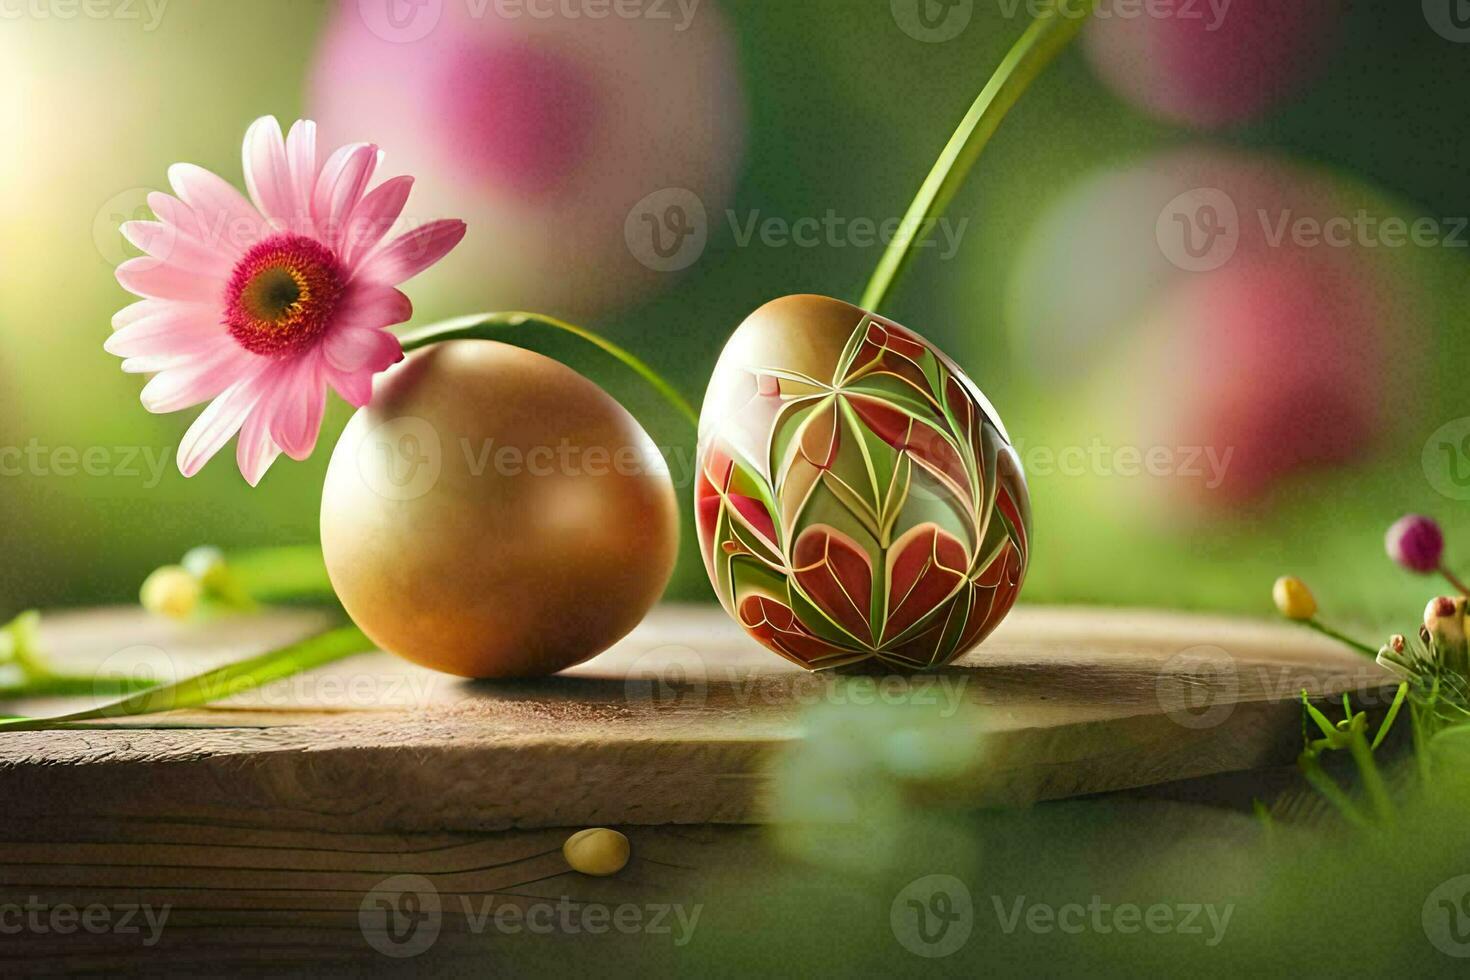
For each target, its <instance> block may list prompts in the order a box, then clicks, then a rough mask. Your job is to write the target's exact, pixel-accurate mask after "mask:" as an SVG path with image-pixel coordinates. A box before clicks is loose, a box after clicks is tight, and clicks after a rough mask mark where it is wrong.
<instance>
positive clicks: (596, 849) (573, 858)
mask: <svg viewBox="0 0 1470 980" xmlns="http://www.w3.org/2000/svg"><path fill="white" fill-rule="evenodd" d="M631 850H632V849H631V847H630V845H629V844H628V838H626V837H624V836H623V835H622V834H620V833H618V832H617V831H616V830H608V829H607V828H606V827H594V828H592V829H591V830H579V831H577V832H576V833H575V834H573V835H572V836H570V837H568V838H567V842H566V843H565V844H563V845H562V848H561V853H562V856H564V857H565V858H566V859H567V864H569V865H571V866H572V870H573V871H580V872H582V874H584V875H595V876H596V877H598V878H606V877H608V876H609V875H615V874H617V873H618V872H619V871H622V870H623V868H625V867H627V865H628V855H629V853H630V852H631Z"/></svg>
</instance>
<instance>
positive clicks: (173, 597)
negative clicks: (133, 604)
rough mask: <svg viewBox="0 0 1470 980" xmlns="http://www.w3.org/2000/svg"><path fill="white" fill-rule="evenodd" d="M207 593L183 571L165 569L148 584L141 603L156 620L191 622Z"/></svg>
mask: <svg viewBox="0 0 1470 980" xmlns="http://www.w3.org/2000/svg"><path fill="white" fill-rule="evenodd" d="M203 591H204V590H203V587H201V586H200V584H199V580H198V579H196V578H195V577H194V576H193V575H190V574H189V573H188V572H187V571H185V570H184V569H183V568H181V567H179V566H178V565H165V566H163V567H162V568H160V569H158V570H157V571H155V572H154V573H153V574H152V575H150V576H148V578H147V580H146V581H144V583H143V588H141V589H140V590H138V599H139V601H141V602H142V603H143V608H144V609H146V610H148V611H149V612H151V613H153V614H154V615H155V616H167V617H168V618H170V619H188V618H189V617H190V616H191V615H193V614H194V610H195V609H196V608H198V606H199V598H200V596H201V595H202V594H203Z"/></svg>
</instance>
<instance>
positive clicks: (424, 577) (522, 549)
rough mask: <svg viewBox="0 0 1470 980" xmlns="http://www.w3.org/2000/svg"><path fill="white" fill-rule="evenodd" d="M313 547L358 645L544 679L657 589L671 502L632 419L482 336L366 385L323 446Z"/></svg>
mask: <svg viewBox="0 0 1470 980" xmlns="http://www.w3.org/2000/svg"><path fill="white" fill-rule="evenodd" d="M321 526H322V550H323V552H324V554H325V557H326V563H327V571H328V573H329V574H330V575H331V579H332V585H333V586H334V587H335V589H336V591H337V595H338V597H339V598H340V599H341V600H342V604H343V606H344V607H345V608H346V610H347V612H348V614H349V615H350V616H351V617H352V619H353V620H354V621H355V622H356V623H357V625H358V626H359V627H361V628H362V630H363V631H364V632H365V633H367V634H368V636H369V637H371V638H372V640H373V642H375V643H377V644H378V645H380V646H381V647H382V648H383V649H385V650H391V651H392V652H394V653H397V654H399V655H400V656H403V657H405V658H407V659H408V660H411V661H413V662H415V663H419V664H423V665H424V666H427V667H432V668H434V669H436V670H441V671H444V672H446V673H450V674H458V675H460V676H463V677H479V678H499V677H531V676H541V675H546V674H552V673H555V672H556V671H559V670H562V669H564V668H566V667H570V666H572V665H573V664H577V663H580V662H582V661H584V660H586V659H588V658H590V657H593V656H595V655H596V654H598V653H600V652H602V651H603V650H605V649H607V648H608V647H609V646H611V645H612V644H613V643H615V642H617V641H618V640H619V639H621V638H622V637H623V636H625V635H627V634H628V632H629V631H631V630H632V629H633V627H635V626H636V625H638V623H639V622H640V621H641V620H642V619H643V617H644V615H645V614H646V613H647V612H648V610H649V609H650V608H651V607H652V606H653V604H654V603H655V602H657V601H658V599H659V597H660V596H661V595H662V594H663V590H664V587H665V586H666V585H667V584H668V580H669V576H670V574H671V573H672V572H673V566H674V559H675V555H676V552H677V550H678V536H679V530H678V526H679V523H678V506H677V504H676V503H675V497H674V490H673V485H672V482H671V481H670V479H669V475H668V469H667V467H666V466H665V465H664V463H663V460H662V457H661V456H660V455H659V454H658V451H657V449H656V448H655V447H654V445H653V443H652V441H651V440H650V439H649V438H648V435H647V434H646V433H645V432H644V431H643V429H642V427H640V426H639V424H638V422H637V421H636V420H635V419H634V418H633V417H632V416H631V415H629V414H628V412H627V411H626V410H625V409H624V408H623V407H622V406H621V405H619V404H618V403H617V401H615V400H614V399H613V398H612V396H611V395H609V394H608V393H607V392H605V391H603V390H602V389H601V388H599V387H598V386H597V385H595V384H593V383H592V382H591V381H588V380H587V379H586V378H584V377H582V376H581V375H580V374H577V373H576V372H575V371H573V370H571V369H570V368H568V367H566V366H565V365H563V364H560V363H558V362H557V361H553V360H551V359H550V358H547V357H543V356H541V355H539V354H535V353H532V352H530V351H526V350H522V349H520V348H517V347H511V346H508V345H505V344H499V343H493V342H491V341H483V340H465V341H454V342H449V343H441V344H436V345H434V346H433V347H430V348H427V349H426V350H423V351H420V352H418V353H416V354H414V355H412V356H410V357H409V358H408V359H406V360H405V361H404V362H403V363H402V364H399V365H398V366H397V367H395V368H393V369H392V370H391V371H389V372H387V373H386V374H384V375H383V376H382V377H380V378H379V379H378V383H377V387H376V390H375V393H374V397H373V401H372V404H370V405H369V406H368V407H366V408H363V409H361V410H360V411H358V413H357V414H356V416H354V417H353V419H352V421H351V422H350V423H349V425H348V426H347V429H346V431H344V432H343V434H342V438H341V440H340V441H339V442H338V444H337V448H336V450H335V451H334V452H333V454H332V461H331V465H330V467H329V468H328V471H327V479H326V486H325V488H324V490H323V493H322V515H321Z"/></svg>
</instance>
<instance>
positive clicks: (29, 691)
mask: <svg viewBox="0 0 1470 980" xmlns="http://www.w3.org/2000/svg"><path fill="white" fill-rule="evenodd" d="M153 686H154V685H153V684H151V683H149V682H148V681H143V680H138V679H136V678H131V677H109V676H107V675H105V674H103V675H100V676H97V677H88V676H87V675H85V674H41V675H39V676H37V677H31V678H27V679H26V680H24V681H21V682H20V683H19V684H4V685H0V701H14V700H16V699H17V698H78V697H97V696H98V695H113V696H116V695H123V694H132V693H134V692H137V691H143V690H147V689H148V688H150V687H153Z"/></svg>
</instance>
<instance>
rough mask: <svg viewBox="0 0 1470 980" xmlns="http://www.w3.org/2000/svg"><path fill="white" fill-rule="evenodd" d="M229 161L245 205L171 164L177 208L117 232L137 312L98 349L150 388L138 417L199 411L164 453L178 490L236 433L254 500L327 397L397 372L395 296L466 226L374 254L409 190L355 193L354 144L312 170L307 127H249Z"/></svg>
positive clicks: (368, 178)
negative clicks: (173, 465) (173, 453)
mask: <svg viewBox="0 0 1470 980" xmlns="http://www.w3.org/2000/svg"><path fill="white" fill-rule="evenodd" d="M244 156H245V185H246V187H247V188H248V189H249V191H250V200H246V199H245V197H244V196H243V195H242V194H240V192H239V191H237V190H235V188H233V187H231V186H230V185H229V184H228V183H226V182H225V181H224V180H222V179H221V178H219V177H217V176H215V175H214V174H212V173H210V172H209V171H207V170H203V169H201V168H199V167H196V166H192V165H190V164H184V163H181V164H176V165H175V166H173V167H171V168H169V172H168V179H169V183H170V184H171V185H172V186H173V190H174V194H175V195H177V196H170V195H168V194H163V193H153V194H149V195H148V206H149V207H150V208H152V209H153V213H154V215H155V216H156V217H157V218H158V220H157V221H129V222H128V223H126V224H124V225H123V226H122V231H123V234H124V235H125V236H126V237H127V239H128V240H129V241H131V242H132V243H133V244H134V245H136V246H137V247H138V248H140V249H142V250H143V252H144V253H146V254H145V255H144V256H142V257H139V258H135V259H130V260H129V261H127V262H124V263H123V264H122V265H120V266H119V267H118V269H117V281H118V282H119V283H121V284H122V286H123V288H124V289H126V290H128V291H129V292H131V293H134V294H136V295H138V296H141V297H143V300H142V301H141V302H138V303H134V304H133V305H132V306H129V307H128V308H127V309H125V310H122V311H121V312H120V313H118V314H117V315H116V316H115V317H113V321H112V324H113V327H114V329H115V331H116V332H115V333H113V335H112V336H111V338H109V339H108V341H107V343H106V345H105V346H106V349H107V350H108V351H109V352H110V353H113V354H116V355H118V356H119V357H122V358H125V360H124V361H123V370H124V371H129V372H135V373H140V374H152V375H154V377H153V378H152V379H151V380H150V381H149V382H148V384H147V385H146V386H144V388H143V396H142V397H143V406H144V407H145V408H147V409H148V411H150V412H177V411H179V410H181V409H185V408H190V407H192V406H194V405H198V404H201V403H203V402H206V401H207V402H210V405H209V407H207V408H206V409H205V410H204V411H203V412H202V413H201V414H200V416H199V418H198V419H196V420H195V422H194V424H193V425H192V426H191V427H190V428H189V431H188V434H186V435H185V436H184V439H183V441H182V442H181V443H180V444H179V453H178V463H179V470H180V471H181V472H182V473H183V474H184V475H185V476H193V475H194V474H195V473H197V472H198V471H199V469H200V467H202V466H203V465H204V464H205V463H206V462H208V461H209V459H210V458H211V457H212V456H214V454H215V453H217V452H219V450H220V449H221V448H222V447H223V446H224V445H225V443H227V442H229V441H230V439H231V438H232V437H233V436H234V435H235V434H236V433H237V432H238V433H239V434H240V440H239V445H238V447H237V451H236V458H237V460H238V461H239V464H240V472H241V473H243V474H244V475H245V479H246V480H248V481H249V482H250V484H251V485H252V486H254V485H256V484H258V483H259V482H260V479H261V477H262V476H264V475H265V471H266V470H267V469H268V468H269V467H270V465H271V463H273V462H274V461H275V459H276V457H277V456H279V455H280V454H281V453H282V452H285V453H286V455H288V456H290V457H291V458H292V459H298V460H300V459H305V458H306V457H307V456H309V455H311V452H312V450H313V449H314V448H315V447H316V440H317V435H318V433H319V432H320V430H321V423H322V413H323V411H324V410H325V407H326V392H327V386H328V385H330V386H331V387H332V388H333V389H335V390H336V392H337V393H338V394H339V395H341V396H342V397H343V398H345V399H346V400H347V401H348V402H350V403H352V404H353V405H356V406H359V407H361V406H363V405H366V404H367V403H368V400H369V399H370V398H371V397H372V380H373V376H374V375H376V374H377V373H378V372H380V371H383V370H385V369H387V368H388V367H390V366H391V365H393V364H395V363H397V362H398V361H400V360H402V358H403V348H402V346H401V345H400V344H399V342H398V338H396V337H394V336H393V334H391V333H389V332H388V330H387V329H386V328H388V327H390V326H392V325H393V324H395V323H402V322H404V321H405V320H407V319H408V318H409V317H410V316H411V315H412V314H413V307H412V305H411V304H410V303H409V301H408V297H406V296H404V295H403V293H401V292H399V291H398V289H396V288H395V287H396V286H397V285H398V284H399V283H401V282H403V281H405V280H407V279H410V278H412V277H413V276H415V275H417V274H418V273H420V272H422V271H423V270H425V269H427V268H428V267H429V266H431V265H433V264H434V263H435V262H437V261H439V260H440V259H441V258H443V257H444V256H445V255H446V254H447V253H448V252H449V250H450V249H452V248H454V246H455V245H457V244H459V241H460V239H461V238H463V237H464V233H465V225H464V222H462V221H453V220H450V221H435V222H431V223H429V224H426V225H422V226H420V227H418V228H416V229H414V230H412V231H410V232H408V233H407V234H404V235H402V236H400V237H397V238H394V239H393V240H391V241H388V242H386V243H385V242H384V241H383V239H384V237H385V236H386V235H387V233H388V230H389V228H390V227H392V225H393V224H394V223H395V222H396V221H397V220H398V218H399V216H400V215H401V214H402V212H403V206H404V204H405V203H406V202H407V200H408V192H409V188H410V187H411V186H412V185H413V178H411V177H394V178H392V179H390V180H386V181H383V182H382V183H381V184H379V185H377V186H376V187H371V188H370V185H371V183H372V178H373V173H374V171H375V170H376V169H377V167H378V165H379V163H380V162H381V155H380V153H379V151H378V148H377V147H376V146H373V145H371V144H367V143H355V144H352V145H350V146H344V147H342V148H341V149H339V150H337V151H336V152H335V153H333V154H332V155H331V156H329V157H327V158H326V161H325V162H322V163H319V162H318V159H317V147H316V124H315V123H312V122H309V121H306V120H302V121H300V122H298V123H296V124H295V125H294V126H292V127H291V134H290V136H289V138H282V135H281V126H280V124H279V123H278V122H277V121H276V120H275V118H274V117H271V116H267V117H265V118H263V119H258V120H256V122H255V123H254V124H253V125H252V126H251V127H250V129H249V131H248V132H247V133H246V134H245V153H244ZM252 201H253V202H254V203H253V205H252V203H251V202H252Z"/></svg>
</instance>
